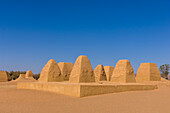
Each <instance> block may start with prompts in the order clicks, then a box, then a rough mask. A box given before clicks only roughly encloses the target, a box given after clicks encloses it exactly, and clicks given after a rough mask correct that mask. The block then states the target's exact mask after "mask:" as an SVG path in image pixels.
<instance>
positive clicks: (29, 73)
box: [25, 70, 33, 78]
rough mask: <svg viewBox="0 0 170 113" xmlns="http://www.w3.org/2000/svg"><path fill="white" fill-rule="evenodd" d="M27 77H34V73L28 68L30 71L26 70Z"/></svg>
mask: <svg viewBox="0 0 170 113" xmlns="http://www.w3.org/2000/svg"><path fill="white" fill-rule="evenodd" d="M25 78H33V73H32V71H31V70H28V71H27V72H26V75H25Z"/></svg>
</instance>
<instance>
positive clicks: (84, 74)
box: [69, 56, 95, 83]
mask: <svg viewBox="0 0 170 113" xmlns="http://www.w3.org/2000/svg"><path fill="white" fill-rule="evenodd" d="M69 82H72V83H83V82H84V83H87V82H95V78H94V73H93V68H92V66H91V64H90V61H89V59H88V58H87V56H79V57H78V58H77V60H76V62H75V64H74V67H73V70H72V71H71V75H70V78H69Z"/></svg>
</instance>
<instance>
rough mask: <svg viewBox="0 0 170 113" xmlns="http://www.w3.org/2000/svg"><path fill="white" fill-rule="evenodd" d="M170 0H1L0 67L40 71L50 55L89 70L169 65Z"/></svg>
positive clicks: (59, 60)
mask: <svg viewBox="0 0 170 113" xmlns="http://www.w3.org/2000/svg"><path fill="white" fill-rule="evenodd" d="M169 43H170V1H168V0H166V1H164V0H141V1H140V0H119V1H118V0H115V1H114V0H107V1H106V0H86V1H80V0H70V1H68V0H62V1H57V0H48V1H45V0H41V1H40V0H37V1H36V0H28V1H27V0H15V1H14V0H13V1H12V0H11V1H10V0H0V70H7V71H10V70H21V71H24V70H32V71H33V73H40V72H41V69H42V68H43V66H44V65H45V64H46V62H47V61H48V60H49V59H55V60H56V61H57V62H73V63H74V62H75V60H76V58H77V57H78V56H79V55H87V56H88V57H89V59H90V61H91V64H92V66H93V68H95V67H96V66H97V65H98V64H103V65H111V66H115V65H116V63H117V61H118V60H120V59H128V60H129V61H130V62H131V64H132V66H133V68H134V71H135V72H136V71H137V69H138V67H139V65H140V63H143V62H152V63H157V65H158V66H160V65H161V64H170V52H169V48H170V44H169Z"/></svg>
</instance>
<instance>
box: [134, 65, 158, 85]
mask: <svg viewBox="0 0 170 113" xmlns="http://www.w3.org/2000/svg"><path fill="white" fill-rule="evenodd" d="M136 81H137V82H143V81H161V75H160V71H159V69H158V67H157V65H156V64H155V63H142V64H141V65H140V67H139V69H138V71H137V75H136Z"/></svg>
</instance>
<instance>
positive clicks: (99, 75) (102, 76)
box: [94, 65, 107, 82]
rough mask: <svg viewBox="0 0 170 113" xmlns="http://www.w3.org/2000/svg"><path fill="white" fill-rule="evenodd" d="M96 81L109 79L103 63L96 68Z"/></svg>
mask: <svg viewBox="0 0 170 113" xmlns="http://www.w3.org/2000/svg"><path fill="white" fill-rule="evenodd" d="M94 75H95V81H96V82H99V81H107V78H106V73H105V71H104V67H103V65H98V66H97V67H96V68H95V70H94Z"/></svg>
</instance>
